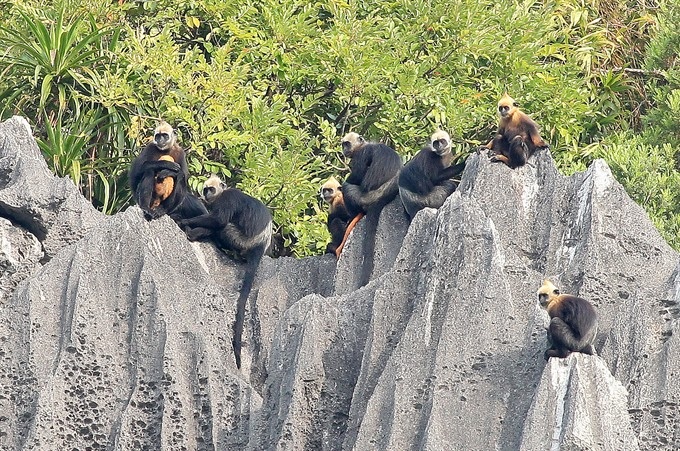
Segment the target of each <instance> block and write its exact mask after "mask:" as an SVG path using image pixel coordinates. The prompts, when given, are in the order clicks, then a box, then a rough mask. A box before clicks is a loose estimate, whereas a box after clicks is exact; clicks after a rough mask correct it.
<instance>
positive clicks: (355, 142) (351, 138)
mask: <svg viewBox="0 0 680 451" xmlns="http://www.w3.org/2000/svg"><path fill="white" fill-rule="evenodd" d="M365 142H366V140H365V139H364V138H363V136H361V135H359V134H358V133H354V132H349V133H347V134H346V135H345V136H344V137H343V138H342V153H343V154H344V155H345V156H346V157H350V156H352V153H353V152H354V151H355V150H356V149H357V148H358V147H359V146H361V145H362V144H364V143H365Z"/></svg>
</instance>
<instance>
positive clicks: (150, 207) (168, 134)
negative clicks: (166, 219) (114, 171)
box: [129, 121, 207, 221]
mask: <svg viewBox="0 0 680 451" xmlns="http://www.w3.org/2000/svg"><path fill="white" fill-rule="evenodd" d="M188 178H189V169H188V167H187V161H186V154H185V153H184V150H182V148H181V147H180V146H179V144H178V143H177V136H176V135H175V131H174V130H173V128H172V127H171V126H170V124H168V123H167V122H164V121H162V122H161V123H160V124H159V125H158V126H157V127H156V129H155V130H154V137H153V140H152V141H151V142H150V143H149V144H147V145H146V147H144V149H143V150H142V152H141V153H140V154H139V155H138V156H137V157H136V158H135V159H134V161H133V162H132V165H131V166H130V173H129V180H130V188H131V189H132V197H133V199H134V200H135V202H136V203H137V205H139V208H141V209H142V211H143V212H144V217H145V218H146V219H147V220H151V219H156V218H160V217H161V216H163V215H165V214H168V215H170V217H171V218H172V219H174V220H175V221H178V220H181V219H186V218H192V217H194V216H198V215H201V214H205V213H207V210H206V209H205V207H204V206H203V204H202V203H201V201H200V200H198V198H197V197H195V196H193V195H192V194H191V193H190V192H189V188H188V186H187V180H188Z"/></svg>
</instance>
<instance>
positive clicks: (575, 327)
mask: <svg viewBox="0 0 680 451" xmlns="http://www.w3.org/2000/svg"><path fill="white" fill-rule="evenodd" d="M537 293H538V302H539V303H540V304H541V307H543V308H544V309H546V310H547V311H548V315H550V326H548V342H549V343H550V348H549V349H547V350H546V351H545V353H544V354H543V357H544V358H545V360H548V359H549V358H550V357H560V358H564V357H567V356H568V355H569V354H571V353H572V352H582V353H584V354H590V355H592V354H593V353H594V352H595V351H594V349H593V341H594V340H595V335H596V334H597V313H596V312H595V309H594V308H593V306H592V305H591V304H590V302H588V301H586V300H585V299H582V298H579V297H576V296H572V295H570V294H560V291H559V290H558V289H557V287H555V285H553V284H552V282H550V280H548V279H545V280H544V281H543V285H541V288H539V289H538V292H537Z"/></svg>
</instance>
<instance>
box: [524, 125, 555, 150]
mask: <svg viewBox="0 0 680 451" xmlns="http://www.w3.org/2000/svg"><path fill="white" fill-rule="evenodd" d="M528 134H529V138H530V139H531V142H532V144H533V145H534V147H536V148H537V149H541V148H544V147H550V145H548V144H547V143H546V142H545V141H543V138H541V135H540V133H538V128H536V127H533V126H532V127H530V128H529V130H528Z"/></svg>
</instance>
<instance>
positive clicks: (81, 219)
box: [0, 116, 103, 259]
mask: <svg viewBox="0 0 680 451" xmlns="http://www.w3.org/2000/svg"><path fill="white" fill-rule="evenodd" d="M0 216H2V217H5V218H10V219H11V220H12V222H14V223H15V224H18V225H20V226H21V227H23V228H24V229H26V230H27V231H28V232H30V233H31V234H33V235H35V236H36V237H37V238H38V239H39V240H40V242H41V243H42V245H43V248H44V252H45V257H47V258H48V259H49V258H51V257H52V256H53V255H54V254H55V253H56V252H57V251H58V250H59V249H61V248H62V247H63V246H64V245H65V244H70V243H73V242H75V241H77V240H78V239H80V238H81V237H82V236H84V235H85V234H86V233H87V232H88V231H89V230H91V229H92V228H93V227H96V226H97V225H98V224H99V222H100V221H101V220H102V219H103V215H102V214H101V213H99V212H98V211H97V210H95V209H94V207H93V206H92V204H91V203H89V202H88V201H87V200H86V199H85V198H84V197H83V196H82V195H81V194H80V192H79V191H78V189H77V188H76V187H75V186H74V185H73V182H71V181H70V180H69V179H67V178H59V177H54V176H53V175H52V173H51V172H50V170H49V169H48V167H47V163H45V160H44V159H43V157H42V154H41V153H40V149H38V145H37V144H36V142H35V140H34V139H33V136H32V133H31V127H30V126H29V125H28V122H26V119H24V118H22V117H19V116H15V117H13V118H11V119H9V120H7V121H5V122H3V123H2V124H0Z"/></svg>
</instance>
